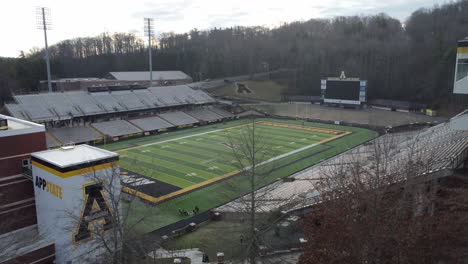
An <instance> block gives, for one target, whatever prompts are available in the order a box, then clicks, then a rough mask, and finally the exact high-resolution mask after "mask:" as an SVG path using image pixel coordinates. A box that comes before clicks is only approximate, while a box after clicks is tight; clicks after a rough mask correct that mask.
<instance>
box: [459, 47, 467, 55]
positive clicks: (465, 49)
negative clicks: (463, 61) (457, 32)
mask: <svg viewBox="0 0 468 264" xmlns="http://www.w3.org/2000/svg"><path fill="white" fill-rule="evenodd" d="M457 53H459V54H460V53H461V54H465V53H468V47H459V48H457Z"/></svg>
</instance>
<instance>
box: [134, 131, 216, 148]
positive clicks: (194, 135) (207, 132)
mask: <svg viewBox="0 0 468 264" xmlns="http://www.w3.org/2000/svg"><path fill="white" fill-rule="evenodd" d="M223 130H224V129H216V130H211V131H206V132H202V133H198V134H193V135H188V136H183V137H178V138H173V139H167V140H163V141H158V142H154V143H148V144H144V145H139V146H137V147H147V146H152V145H158V144H163V143H167V142H172V141H176V140H179V139H184V138H191V137H196V136H200V135H205V134H210V133H214V132H219V131H223Z"/></svg>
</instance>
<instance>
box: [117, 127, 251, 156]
mask: <svg viewBox="0 0 468 264" xmlns="http://www.w3.org/2000/svg"><path fill="white" fill-rule="evenodd" d="M247 125H250V123H248V124H242V125H238V126H232V127H227V128H223V129H215V130H210V131H206V132H201V133H198V134H192V135H187V136H183V137H178V138H173V139H167V140H162V141H158V142H154V143H148V144H144V145H138V146H134V147H129V148H123V149H119V150H115V152H121V151H126V150H130V149H136V148H143V147H147V146H153V145H159V144H163V143H167V142H172V141H176V140H180V139H184V138H191V137H197V136H201V135H206V134H211V133H216V132H220V131H225V130H228V129H233V128H237V127H242V126H247Z"/></svg>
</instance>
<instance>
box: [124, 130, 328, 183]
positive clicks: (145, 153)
mask: <svg viewBox="0 0 468 264" xmlns="http://www.w3.org/2000/svg"><path fill="white" fill-rule="evenodd" d="M247 126H250V128H249V127H247ZM251 127H252V124H245V125H240V126H234V127H230V128H213V129H212V130H210V131H206V132H201V133H193V134H189V135H186V136H181V137H178V138H174V139H169V140H164V141H160V142H152V143H147V144H145V145H142V146H137V147H132V148H130V149H128V150H123V151H120V157H121V166H122V167H123V168H125V169H127V170H130V171H133V172H136V173H138V174H141V175H145V176H148V177H150V178H154V179H156V180H158V181H162V182H165V183H168V184H171V185H174V186H177V187H180V188H186V187H189V186H192V185H194V184H198V183H203V182H205V181H207V180H210V179H213V178H216V177H219V176H222V175H225V174H227V173H230V172H233V171H236V170H238V169H240V168H239V162H238V161H237V159H236V157H235V156H234V154H233V150H232V149H231V145H232V144H233V142H234V141H236V142H237V141H239V137H240V133H241V132H245V130H246V129H251ZM255 133H257V135H258V138H259V141H260V140H261V141H262V143H263V144H264V145H265V146H266V147H265V149H263V150H262V151H263V153H262V160H259V161H260V162H265V164H266V163H270V162H274V161H276V160H277V158H278V157H287V156H290V155H294V154H296V153H298V151H300V150H306V149H308V148H313V147H315V146H317V145H318V144H319V143H320V142H322V141H324V140H327V139H330V138H332V137H336V135H334V134H330V133H326V132H319V131H310V130H306V129H302V128H301V127H300V126H295V127H293V128H290V127H286V126H284V127H275V126H273V125H270V124H269V123H257V124H255ZM243 163H244V164H246V163H247V162H246V161H244V162H243Z"/></svg>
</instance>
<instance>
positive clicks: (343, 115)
mask: <svg viewBox="0 0 468 264" xmlns="http://www.w3.org/2000/svg"><path fill="white" fill-rule="evenodd" d="M243 106H244V108H254V109H257V110H259V111H262V112H266V113H268V114H272V115H280V116H289V117H297V118H311V119H320V120H324V121H344V122H349V123H356V124H364V125H371V126H398V125H404V124H411V123H426V122H443V121H445V120H446V118H443V117H431V116H427V115H424V114H421V113H404V112H392V111H386V110H380V109H344V108H338V107H330V106H323V105H315V104H301V103H299V104H290V103H271V104H249V105H243Z"/></svg>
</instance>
